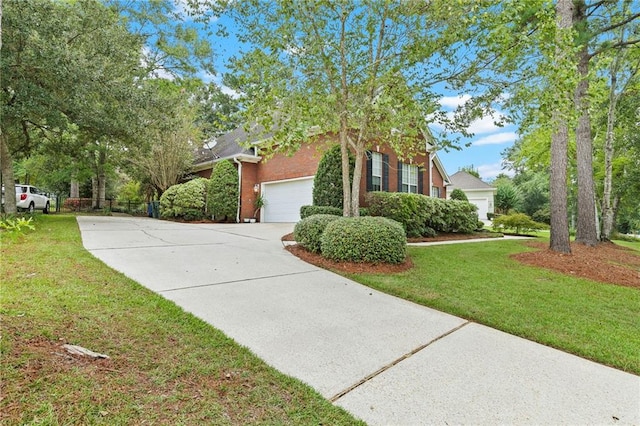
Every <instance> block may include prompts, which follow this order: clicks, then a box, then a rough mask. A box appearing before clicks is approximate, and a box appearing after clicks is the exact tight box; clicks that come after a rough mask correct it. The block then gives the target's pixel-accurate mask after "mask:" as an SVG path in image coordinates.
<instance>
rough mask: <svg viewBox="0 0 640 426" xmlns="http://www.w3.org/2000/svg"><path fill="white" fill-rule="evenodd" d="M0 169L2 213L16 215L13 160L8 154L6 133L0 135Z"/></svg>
mask: <svg viewBox="0 0 640 426" xmlns="http://www.w3.org/2000/svg"><path fill="white" fill-rule="evenodd" d="M0 169H1V170H2V184H3V185H4V187H5V191H4V212H5V213H7V214H16V213H18V208H17V207H16V191H15V190H14V189H13V185H14V184H15V177H14V176H13V159H12V158H11V153H10V152H9V141H8V137H7V134H6V133H0Z"/></svg>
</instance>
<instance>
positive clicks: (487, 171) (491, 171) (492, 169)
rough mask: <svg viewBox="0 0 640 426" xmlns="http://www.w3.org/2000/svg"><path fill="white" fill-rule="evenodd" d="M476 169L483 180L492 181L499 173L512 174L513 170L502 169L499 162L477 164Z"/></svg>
mask: <svg viewBox="0 0 640 426" xmlns="http://www.w3.org/2000/svg"><path fill="white" fill-rule="evenodd" d="M477 169H478V173H479V174H480V177H481V178H482V180H484V181H492V180H493V179H495V178H496V177H497V176H498V175H499V174H501V173H504V174H506V175H508V176H513V175H514V173H513V170H506V169H504V170H503V169H502V164H501V163H491V164H482V165H480V166H478V167H477Z"/></svg>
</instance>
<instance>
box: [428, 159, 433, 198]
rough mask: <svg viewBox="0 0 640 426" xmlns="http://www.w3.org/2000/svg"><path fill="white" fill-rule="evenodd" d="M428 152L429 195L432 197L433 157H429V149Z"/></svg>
mask: <svg viewBox="0 0 640 426" xmlns="http://www.w3.org/2000/svg"><path fill="white" fill-rule="evenodd" d="M427 152H428V153H429V197H433V159H432V158H431V155H432V154H431V151H427Z"/></svg>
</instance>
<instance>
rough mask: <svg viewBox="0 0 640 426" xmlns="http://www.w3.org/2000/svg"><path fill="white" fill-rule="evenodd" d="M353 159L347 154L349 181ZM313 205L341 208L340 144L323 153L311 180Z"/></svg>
mask: <svg viewBox="0 0 640 426" xmlns="http://www.w3.org/2000/svg"><path fill="white" fill-rule="evenodd" d="M354 166H355V159H354V158H353V155H349V182H351V181H353V168H354ZM313 205H314V206H331V207H337V208H339V209H341V210H342V208H343V205H344V200H343V193H342V154H341V152H340V145H335V146H333V147H332V148H331V149H329V150H328V151H327V152H325V153H324V155H323V156H322V159H321V160H320V164H318V171H317V172H316V176H315V178H314V180H313Z"/></svg>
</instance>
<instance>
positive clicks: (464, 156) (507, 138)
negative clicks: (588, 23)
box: [176, 0, 518, 181]
mask: <svg viewBox="0 0 640 426" xmlns="http://www.w3.org/2000/svg"><path fill="white" fill-rule="evenodd" d="M184 1H185V0H176V2H177V5H178V6H177V8H178V9H177V10H181V9H183V8H184V6H183V5H181V2H184ZM218 23H224V24H226V25H231V23H230V22H229V20H227V19H226V18H224V17H222V18H220V19H219V20H218ZM231 32H232V31H231ZM211 41H212V43H213V44H214V46H216V47H217V49H216V54H217V56H216V58H215V63H216V69H217V71H218V73H219V74H218V75H211V74H205V73H201V74H200V75H199V77H200V78H202V79H203V80H204V81H214V82H216V83H218V84H219V85H221V77H220V75H221V74H222V73H223V72H224V71H225V69H226V68H225V62H226V61H227V60H228V58H229V57H230V56H232V55H233V54H235V53H237V51H238V50H239V46H238V45H237V44H236V42H235V40H234V38H233V36H231V37H230V39H228V40H225V41H224V42H223V43H221V41H220V40H219V39H212V40H211ZM223 89H224V88H223ZM448 95H449V94H447V93H443V98H442V99H441V100H440V104H441V105H442V107H443V109H444V110H446V111H451V112H453V111H454V110H455V109H456V107H457V106H459V105H461V104H463V103H464V102H465V101H466V100H467V99H469V95H463V96H448ZM494 113H495V114H496V116H499V115H500V111H494ZM430 127H432V129H433V130H435V131H436V132H434V133H437V131H438V130H439V129H440V128H439V127H438V126H437V125H430ZM468 130H469V132H470V133H473V134H474V136H473V137H472V138H464V137H462V138H461V139H460V145H461V150H449V151H448V152H447V151H445V150H440V151H438V156H439V157H440V160H441V161H442V163H443V164H444V166H445V169H446V170H447V173H449V174H450V175H452V174H454V173H455V172H457V171H458V170H459V169H460V168H462V167H467V166H473V167H474V168H475V169H476V170H478V172H479V173H480V177H481V178H482V179H483V180H485V181H491V180H493V179H494V178H495V177H496V176H497V175H499V174H500V173H506V174H509V175H512V174H513V173H512V172H511V171H509V170H504V169H503V168H502V156H501V153H502V151H504V150H505V149H506V148H508V147H510V146H511V145H513V143H514V142H515V140H516V139H517V138H518V135H517V133H516V132H517V126H515V125H509V126H504V127H499V126H496V125H495V124H494V119H493V118H492V117H485V118H483V119H480V120H476V121H475V122H473V123H471V126H470V127H469V129H468ZM466 143H470V144H471V145H470V146H469V147H465V146H464V145H465V144H466Z"/></svg>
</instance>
